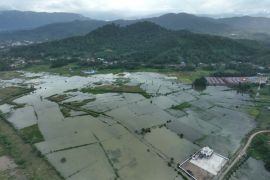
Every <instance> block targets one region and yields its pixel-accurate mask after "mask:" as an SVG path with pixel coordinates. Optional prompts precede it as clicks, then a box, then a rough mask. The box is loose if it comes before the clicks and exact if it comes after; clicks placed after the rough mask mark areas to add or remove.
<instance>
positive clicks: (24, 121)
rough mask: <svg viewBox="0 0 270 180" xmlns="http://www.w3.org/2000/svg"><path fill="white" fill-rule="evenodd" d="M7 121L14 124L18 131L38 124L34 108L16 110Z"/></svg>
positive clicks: (27, 107)
mask: <svg viewBox="0 0 270 180" xmlns="http://www.w3.org/2000/svg"><path fill="white" fill-rule="evenodd" d="M7 120H8V121H9V122H10V123H12V124H13V125H14V127H15V128H16V129H23V128H25V127H29V126H32V125H34V124H37V117H36V115H35V112H34V109H33V107H32V106H26V107H23V108H19V109H15V110H14V111H13V112H11V114H10V116H9V117H8V118H7Z"/></svg>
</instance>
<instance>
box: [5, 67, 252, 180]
mask: <svg viewBox="0 0 270 180" xmlns="http://www.w3.org/2000/svg"><path fill="white" fill-rule="evenodd" d="M31 75H32V76H34V77H36V78H32V79H28V80H26V81H24V84H25V85H27V86H29V85H31V84H33V85H34V88H35V91H34V92H33V93H31V94H28V95H25V96H19V98H17V99H14V100H13V101H12V102H13V103H17V104H25V106H24V107H21V108H17V109H14V108H13V107H12V106H11V107H10V105H4V106H0V108H1V109H2V110H3V111H5V113H4V114H5V115H8V116H7V120H9V121H10V122H12V124H13V126H14V127H15V128H16V129H20V131H22V132H23V133H22V134H21V136H22V137H24V139H26V140H27V141H28V142H29V143H32V144H35V147H36V148H37V149H38V150H39V151H40V152H41V154H43V155H44V157H45V158H46V159H47V160H48V161H49V162H50V163H51V164H52V165H53V166H54V168H55V169H56V170H57V171H58V172H60V174H61V175H62V176H63V177H64V178H65V179H81V178H85V177H91V178H92V179H108V178H112V179H114V178H115V177H119V178H121V179H161V180H163V179H178V180H181V179H183V178H184V175H181V172H177V171H175V168H176V166H177V163H179V162H181V161H183V160H184V159H186V158H188V157H189V156H190V155H191V154H193V153H194V152H196V151H198V150H199V149H200V148H201V147H204V146H211V147H212V148H214V149H215V151H217V153H219V154H222V155H224V156H230V155H232V154H233V153H234V152H235V151H236V150H237V148H238V147H239V146H240V144H241V141H242V139H243V138H244V137H245V135H246V134H248V133H249V132H250V131H251V130H252V129H253V128H255V126H256V121H255V120H254V117H255V115H256V116H257V114H256V112H255V110H253V109H252V107H253V106H254V103H253V102H252V99H251V98H250V97H249V96H248V95H242V94H238V93H237V92H236V91H234V90H230V89H228V88H226V87H208V88H207V89H206V90H205V91H204V92H198V91H195V90H193V89H192V88H191V86H190V85H188V84H184V83H180V82H179V81H178V80H177V79H176V78H175V77H171V76H166V75H164V74H158V73H152V72H151V73H150V72H148V73H145V72H144V73H142V72H136V73H121V74H96V75H91V76H88V77H85V76H83V77H82V76H71V77H67V76H59V75H52V74H46V73H44V74H42V75H41V74H35V73H34V74H31ZM197 75H198V76H199V75H201V73H198V74H197ZM197 75H194V77H195V76H197ZM3 83H5V81H4V82H3ZM145 94H147V96H146V95H145ZM150 95H151V96H150ZM240 109H241V111H239V110H240ZM243 109H246V110H243ZM19 112H21V114H24V116H22V117H23V119H27V120H28V121H27V122H25V123H24V124H23V125H22V124H21V123H22V122H23V120H20V117H18V116H17V115H16V114H17V113H19ZM32 120H33V121H32ZM89 154H91V155H89ZM86 157H87V158H86ZM101 167H103V168H101ZM97 169H99V171H100V169H102V171H101V173H90V172H96V171H97Z"/></svg>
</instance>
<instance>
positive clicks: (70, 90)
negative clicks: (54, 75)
mask: <svg viewBox="0 0 270 180" xmlns="http://www.w3.org/2000/svg"><path fill="white" fill-rule="evenodd" d="M77 91H78V89H77V88H76V89H69V90H67V91H64V93H69V92H77Z"/></svg>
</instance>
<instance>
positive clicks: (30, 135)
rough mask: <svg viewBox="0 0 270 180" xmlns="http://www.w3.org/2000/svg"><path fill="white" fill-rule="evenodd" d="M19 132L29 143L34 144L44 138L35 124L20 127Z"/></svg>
mask: <svg viewBox="0 0 270 180" xmlns="http://www.w3.org/2000/svg"><path fill="white" fill-rule="evenodd" d="M19 133H20V135H21V136H22V138H23V139H24V140H25V141H26V142H27V143H30V144H35V143H38V142H42V141H44V138H43V136H42V134H41V132H40V131H39V128H38V125H37V124H35V125H33V126H30V127H26V128H23V129H21V130H19Z"/></svg>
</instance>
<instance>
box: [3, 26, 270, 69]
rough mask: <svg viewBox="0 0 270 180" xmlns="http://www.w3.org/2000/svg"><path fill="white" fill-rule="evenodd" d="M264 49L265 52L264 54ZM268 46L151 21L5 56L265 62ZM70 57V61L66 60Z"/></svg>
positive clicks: (154, 61) (21, 49)
mask: <svg viewBox="0 0 270 180" xmlns="http://www.w3.org/2000/svg"><path fill="white" fill-rule="evenodd" d="M265 52H267V53H265ZM268 52H269V48H268V47H267V48H266V47H265V46H262V45H260V44H259V43H256V42H253V41H252V42H250V41H236V40H232V39H229V38H225V37H220V36H211V35H204V34H196V33H191V32H189V31H185V30H180V31H179V30H178V31H173V30H168V29H166V28H164V27H161V26H159V25H157V24H155V23H152V22H147V21H144V22H137V23H133V24H130V25H127V26H124V27H121V26H120V25H116V24H109V25H105V26H102V27H100V28H98V29H96V30H93V31H92V32H90V33H88V34H86V35H84V36H75V37H71V38H66V39H63V40H56V41H51V42H45V43H41V44H34V45H29V46H21V47H17V48H12V49H10V50H9V51H8V53H6V54H5V56H6V57H20V58H24V59H27V60H31V59H42V60H43V61H44V62H48V61H49V60H50V59H62V60H64V61H66V62H68V61H69V60H72V61H80V60H81V59H89V58H90V59H91V58H94V59H96V58H104V59H106V60H108V61H126V62H128V63H142V64H152V65H153V64H174V63H180V62H182V61H185V62H189V63H196V64H198V63H200V62H202V63H218V62H223V63H227V62H231V61H238V62H255V61H260V62H265V59H264V57H266V56H267V55H268V54H269V53H268ZM68 59H69V60H68Z"/></svg>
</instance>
